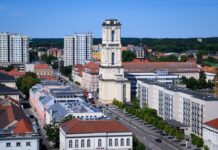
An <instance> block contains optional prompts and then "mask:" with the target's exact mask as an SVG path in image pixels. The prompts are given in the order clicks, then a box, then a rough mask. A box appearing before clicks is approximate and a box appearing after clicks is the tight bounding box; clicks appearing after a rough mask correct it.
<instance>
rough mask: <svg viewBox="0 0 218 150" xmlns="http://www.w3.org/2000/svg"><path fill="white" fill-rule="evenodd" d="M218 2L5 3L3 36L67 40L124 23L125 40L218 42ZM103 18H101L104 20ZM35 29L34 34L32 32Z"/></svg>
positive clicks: (2, 7)
mask: <svg viewBox="0 0 218 150" xmlns="http://www.w3.org/2000/svg"><path fill="white" fill-rule="evenodd" d="M217 8H218V2H217V1H215V0H209V1H204V0H199V1H194V0H192V1H182V0H178V1H176V2H175V1H172V0H165V1H164V2H163V1H160V0H156V1H142V0H138V1H137V2H135V1H133V0H126V1H125V2H123V1H119V2H117V1H115V0H112V1H110V3H105V1H98V0H92V1H78V0H75V1H69V0H65V1H64V2H63V1H61V2H60V1H58V0H54V1H45V2H44V1H42V0H39V1H37V2H29V1H27V0H23V1H19V2H18V1H15V0H11V1H6V0H3V1H1V3H0V19H1V20H3V21H2V22H1V24H0V29H1V32H16V33H23V34H27V35H30V36H31V37H33V38H63V37H64V36H65V35H69V34H72V33H75V32H92V33H93V37H96V38H99V37H101V30H99V27H100V25H101V22H102V20H104V19H106V18H117V19H119V20H120V21H121V22H122V24H123V25H122V35H123V37H137V38H142V37H143V38H144V37H150V38H189V37H215V36H218V31H217V30H216V26H218V21H217V20H216V19H215V18H217V14H218V9H217ZM99 14H101V15H99ZM33 29H34V30H33Z"/></svg>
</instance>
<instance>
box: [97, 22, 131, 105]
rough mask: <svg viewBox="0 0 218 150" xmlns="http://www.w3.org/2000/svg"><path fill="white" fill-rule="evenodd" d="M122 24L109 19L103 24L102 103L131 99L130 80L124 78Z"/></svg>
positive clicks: (100, 72)
mask: <svg viewBox="0 0 218 150" xmlns="http://www.w3.org/2000/svg"><path fill="white" fill-rule="evenodd" d="M120 32H121V24H120V22H119V21H118V20H117V19H107V20H105V21H104V22H103V24H102V46H103V48H102V52H101V65H100V69H99V76H100V78H99V99H100V102H101V103H104V104H108V103H112V102H113V99H117V100H119V101H121V102H128V101H130V82H129V81H128V80H127V79H126V78H124V69H123V67H122V52H121V38H120V36H121V34H120Z"/></svg>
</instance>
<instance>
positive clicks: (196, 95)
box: [141, 80, 218, 101]
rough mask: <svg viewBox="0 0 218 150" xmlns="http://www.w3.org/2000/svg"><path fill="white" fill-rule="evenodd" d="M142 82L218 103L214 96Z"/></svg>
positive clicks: (147, 81)
mask: <svg viewBox="0 0 218 150" xmlns="http://www.w3.org/2000/svg"><path fill="white" fill-rule="evenodd" d="M141 81H143V82H144V83H147V84H150V85H157V86H160V87H163V88H165V89H167V90H170V91H176V92H180V93H185V94H188V95H191V96H193V97H195V98H198V99H200V100H203V101H218V98H217V97H216V96H215V95H212V94H206V93H201V92H197V91H193V90H191V89H188V88H182V87H178V86H174V85H167V84H163V83H160V82H156V81H152V80H141Z"/></svg>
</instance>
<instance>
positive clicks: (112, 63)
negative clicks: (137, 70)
mask: <svg viewBox="0 0 218 150" xmlns="http://www.w3.org/2000/svg"><path fill="white" fill-rule="evenodd" d="M111 65H114V53H112V54H111Z"/></svg>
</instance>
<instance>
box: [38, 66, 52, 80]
mask: <svg viewBox="0 0 218 150" xmlns="http://www.w3.org/2000/svg"><path fill="white" fill-rule="evenodd" d="M34 72H35V73H36V74H37V76H38V77H39V78H41V79H43V78H48V77H52V75H53V70H52V67H51V66H49V65H48V64H35V65H34Z"/></svg>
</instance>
